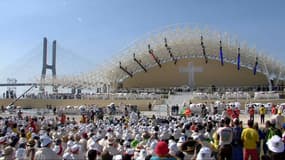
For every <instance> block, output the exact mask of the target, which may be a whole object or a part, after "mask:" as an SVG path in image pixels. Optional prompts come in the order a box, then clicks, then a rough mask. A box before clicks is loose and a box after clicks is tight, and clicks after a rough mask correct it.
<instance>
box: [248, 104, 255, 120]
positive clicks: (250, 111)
mask: <svg viewBox="0 0 285 160" xmlns="http://www.w3.org/2000/svg"><path fill="white" fill-rule="evenodd" d="M248 113H249V119H250V120H252V121H253V123H254V107H253V106H251V107H250V109H249V111H248Z"/></svg>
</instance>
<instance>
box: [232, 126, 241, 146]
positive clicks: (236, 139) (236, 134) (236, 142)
mask: <svg viewBox="0 0 285 160" xmlns="http://www.w3.org/2000/svg"><path fill="white" fill-rule="evenodd" d="M241 133H242V128H241V127H234V128H233V141H232V145H233V146H234V147H235V146H242V141H241Z"/></svg>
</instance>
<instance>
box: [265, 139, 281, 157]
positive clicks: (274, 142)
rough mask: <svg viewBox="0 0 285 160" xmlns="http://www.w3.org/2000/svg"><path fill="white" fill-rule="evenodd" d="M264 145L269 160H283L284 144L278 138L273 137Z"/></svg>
mask: <svg viewBox="0 0 285 160" xmlns="http://www.w3.org/2000/svg"><path fill="white" fill-rule="evenodd" d="M266 144H267V146H268V149H269V157H270V160H281V159H282V160H283V159H285V152H284V143H283V141H282V139H281V138H280V137H279V136H277V135H274V136H273V137H272V138H270V139H269V140H268V142H267V143H266Z"/></svg>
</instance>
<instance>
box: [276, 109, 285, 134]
mask: <svg viewBox="0 0 285 160" xmlns="http://www.w3.org/2000/svg"><path fill="white" fill-rule="evenodd" d="M275 122H276V128H278V129H282V125H283V123H284V116H283V115H282V112H281V111H280V110H279V111H278V115H277V116H276V117H275Z"/></svg>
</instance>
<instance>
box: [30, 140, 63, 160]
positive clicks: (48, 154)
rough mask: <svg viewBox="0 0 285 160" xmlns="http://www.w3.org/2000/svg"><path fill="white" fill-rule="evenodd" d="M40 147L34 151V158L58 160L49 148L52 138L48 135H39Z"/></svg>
mask: <svg viewBox="0 0 285 160" xmlns="http://www.w3.org/2000/svg"><path fill="white" fill-rule="evenodd" d="M40 142H41V148H39V149H38V150H37V152H36V153H35V160H50V159H53V160H57V159H58V160H60V159H61V157H59V156H58V155H57V154H56V153H55V152H54V151H53V150H51V149H50V147H51V144H52V140H51V138H50V137H48V136H41V137H40Z"/></svg>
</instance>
